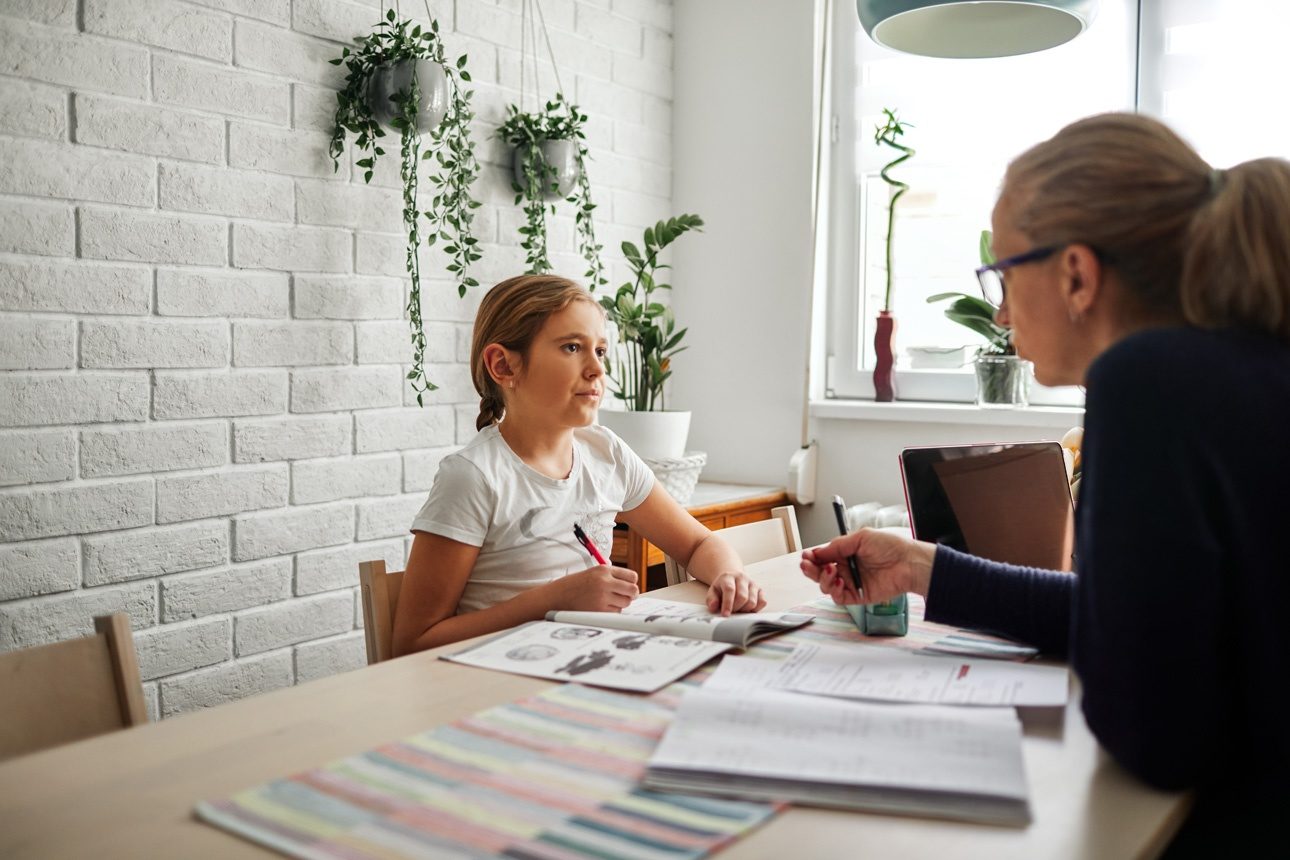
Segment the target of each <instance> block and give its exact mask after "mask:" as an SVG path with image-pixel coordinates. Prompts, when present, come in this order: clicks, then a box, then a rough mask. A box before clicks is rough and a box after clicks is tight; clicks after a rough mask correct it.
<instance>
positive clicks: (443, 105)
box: [329, 9, 480, 405]
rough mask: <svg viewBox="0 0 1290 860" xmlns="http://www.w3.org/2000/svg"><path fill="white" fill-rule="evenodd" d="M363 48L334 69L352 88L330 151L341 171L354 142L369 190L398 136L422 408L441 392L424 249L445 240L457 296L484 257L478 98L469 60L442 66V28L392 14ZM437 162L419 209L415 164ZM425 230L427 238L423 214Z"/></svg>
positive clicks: (339, 99)
mask: <svg viewBox="0 0 1290 860" xmlns="http://www.w3.org/2000/svg"><path fill="white" fill-rule="evenodd" d="M354 41H355V42H356V47H355V48H353V49H350V48H345V49H344V50H342V51H341V55H340V56H339V57H337V58H336V59H334V60H332V61H331V63H332V65H336V66H339V65H341V64H342V63H343V64H344V65H345V69H346V73H347V74H346V76H345V85H344V86H343V87H342V88H341V90H340V92H339V93H337V95H336V120H335V122H336V124H335V127H334V128H333V130H332V137H331V145H330V147H329V152H330V154H331V158H332V168H333V170H335V169H337V168H339V166H340V156H341V155H342V154H343V153H344V151H345V138H346V135H347V134H353V135H355V139H354V144H353V145H354V146H355V147H356V148H357V149H358V150H359V151H360V152H364V153H367V157H366V158H362V159H359V160H358V161H356V162H355V164H357V165H358V166H359V167H361V168H363V181H364V182H371V180H372V171H373V169H374V167H375V165H376V160H377V159H378V158H379V157H380V156H382V155H385V150H384V149H383V148H382V147H381V145H380V140H381V138H383V137H385V129H384V128H383V127H382V124H383V123H384V124H386V125H389V126H390V127H391V128H392V129H394V130H395V131H397V132H398V133H399V144H400V146H399V154H400V158H401V161H400V171H399V176H400V177H401V179H402V181H403V226H404V229H405V230H406V231H407V261H406V263H407V270H408V278H409V280H410V282H411V283H410V288H409V291H408V305H407V313H408V321H409V323H410V325H411V339H412V368H411V370H409V371H408V375H407V378H408V380H409V381H410V382H411V384H412V388H413V390H414V391H416V392H417V403H418V404H419V405H420V404H422V403H423V401H422V397H423V395H424V394H425V393H426V392H427V391H434V390H435V388H436V387H437V386H436V385H435V384H434V383H432V382H431V381H430V380H429V379H428V378H426V375H425V348H426V337H425V331H424V329H423V327H422V322H421V264H420V260H419V259H418V250H419V249H420V247H421V242H422V239H423V238H424V240H425V242H426V244H427V245H433V244H435V242H436V241H439V240H442V242H443V246H442V247H443V250H444V252H445V253H446V254H447V255H448V256H449V258H450V259H451V262H450V263H449V264H448V271H450V272H452V274H453V276H454V277H455V279H456V281H457V294H458V295H460V296H464V295H465V294H466V289H467V288H468V287H474V286H478V284H479V282H478V281H476V280H475V279H474V278H472V277H471V276H470V274H469V269H470V264H471V263H473V262H475V261H476V260H478V259H479V256H480V254H479V248H478V240H476V239H475V237H474V236H472V235H471V230H470V228H471V222H472V221H473V220H474V212H473V210H474V209H476V208H478V207H479V202H478V201H476V200H475V199H473V198H472V197H471V196H470V186H471V184H472V183H473V182H474V181H475V178H476V176H478V175H479V162H478V161H476V160H475V144H474V141H472V140H471V137H470V129H469V125H470V121H471V119H473V118H474V114H473V113H472V112H471V107H470V98H471V96H472V95H473V92H472V91H471V90H467V89H465V88H464V87H463V84H464V83H469V81H470V72H469V71H467V69H466V55H464V54H463V55H462V56H460V57H458V58H457V62H456V63H448V62H446V61H445V59H444V47H443V42H442V41H441V40H440V37H439V22H438V21H431V22H430V25H429V26H428V27H424V28H423V27H422V26H421V25H420V24H414V23H413V22H412V21H406V20H398V19H397V18H396V16H395V14H394V10H393V9H391V10H389V12H387V13H386V15H385V18H384V19H383V20H382V21H381V22H380V23H378V24H377V26H376V29H375V30H374V31H373V32H372V33H370V34H369V35H368V36H367V37H365V38H364V37H361V36H359V37H356V38H355V40H354ZM427 131H428V132H429V133H430V146H429V147H427V148H426V149H425V151H424V152H423V151H422V148H421V137H420V134H421V132H427ZM423 160H432V166H433V168H434V169H433V170H432V171H431V172H430V174H429V179H430V182H431V185H432V186H433V192H434V197H433V200H432V203H431V205H430V208H429V209H427V210H425V211H421V210H419V208H418V204H417V179H418V165H419V163H420V162H421V161H423ZM422 215H424V216H425V218H426V222H427V226H426V231H425V233H424V234H423V233H422V232H421V229H420V220H419V219H420V216H422Z"/></svg>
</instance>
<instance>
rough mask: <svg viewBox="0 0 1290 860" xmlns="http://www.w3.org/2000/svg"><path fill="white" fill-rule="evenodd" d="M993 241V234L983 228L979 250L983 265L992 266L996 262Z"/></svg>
mask: <svg viewBox="0 0 1290 860" xmlns="http://www.w3.org/2000/svg"><path fill="white" fill-rule="evenodd" d="M993 243H994V236H993V234H992V233H991V232H990V231H989V230H982V231H981V240H980V242H979V244H978V251H979V252H980V255H981V265H983V266H992V265H994V263H995V259H994V247H993Z"/></svg>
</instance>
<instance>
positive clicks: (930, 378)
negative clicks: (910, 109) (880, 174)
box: [824, 0, 1142, 411]
mask: <svg viewBox="0 0 1290 860" xmlns="http://www.w3.org/2000/svg"><path fill="white" fill-rule="evenodd" d="M1112 1H1113V0H1112ZM834 14H835V15H848V14H849V15H851V16H852V17H854V15H855V11H854V7H852V6H849V5H848V4H846V3H838V4H836V5H835V6H834ZM1130 17H1131V20H1132V21H1133V33H1132V37H1133V38H1132V44H1131V45H1130V46H1127V47H1129V48H1130V49H1131V50H1133V51H1134V52H1135V55H1136V53H1137V52H1139V51H1140V50H1141V38H1142V37H1141V12H1140V0H1134V2H1133V11H1132V12H1131V13H1130ZM837 20H838V19H835V22H834V26H833V27H832V28H831V30H832V33H833V38H832V44H831V45H830V53H831V55H832V56H833V57H834V58H835V59H834V60H833V62H832V68H831V87H832V92H833V93H834V94H835V97H834V99H833V104H832V106H831V109H832V122H831V125H830V128H831V132H830V141H829V143H830V156H831V157H830V162H831V170H830V173H831V175H830V177H829V182H830V184H831V189H832V193H831V194H830V195H829V196H830V212H829V219H828V224H829V252H828V254H827V259H828V266H829V271H828V284H829V286H828V296H827V304H828V314H827V318H826V332H825V337H826V341H825V344H826V346H825V356H826V358H825V367H824V395H825V398H826V399H831V400H848V399H860V400H873V398H874V386H873V371H872V370H871V369H869V368H866V367H865V366H864V365H865V361H863V358H864V357H865V353H866V351H867V350H868V349H871V346H870V345H869V344H866V343H862V342H861V337H862V333H863V332H864V330H865V327H864V323H863V320H862V318H861V310H862V308H861V305H862V297H861V295H860V293H861V289H862V286H861V285H862V283H863V279H862V277H861V269H860V267H861V265H862V261H863V259H864V257H863V254H862V253H861V251H860V250H859V249H860V248H861V246H862V243H863V242H864V237H865V236H866V235H867V231H866V230H865V229H864V228H865V224H864V220H863V219H864V217H865V213H866V212H867V207H866V206H865V201H864V199H863V195H864V187H863V186H864V183H863V181H862V179H861V180H857V177H856V172H857V171H856V157H855V145H854V142H855V140H856V124H857V119H858V118H857V117H856V116H855V110H854V107H853V106H854V103H855V101H854V97H853V96H854V92H855V88H856V81H855V68H856V63H855V53H854V44H855V42H854V29H853V28H852V27H850V26H837ZM848 23H849V22H848ZM1135 66H1136V67H1138V68H1139V69H1140V67H1141V63H1140V62H1138V61H1137V60H1136V59H1135ZM1135 77H1136V78H1137V80H1136V81H1135V85H1134V87H1133V90H1134V91H1133V103H1134V108H1135V109H1138V106H1139V105H1140V103H1141V98H1140V86H1141V81H1140V78H1141V75H1140V74H1139V75H1137V76H1135ZM969 289H970V288H969ZM964 291H965V292H967V291H968V290H964ZM897 326H898V327H899V320H898V321H897ZM898 330H899V328H898ZM895 386H896V398H897V400H900V401H925V402H933V403H975V401H976V375H975V371H974V370H973V368H972V366H971V365H970V364H969V365H968V366H966V367H964V368H960V369H945V370H922V369H918V370H915V369H912V368H905V367H900V366H899V365H897V368H896V371H895ZM1030 403H1031V404H1032V405H1034V406H1061V407H1072V406H1073V407H1082V406H1083V405H1084V392H1083V389H1081V388H1079V387H1076V386H1064V387H1060V388H1049V387H1047V386H1043V385H1040V384H1039V383H1038V382H1035V381H1034V380H1032V381H1031V386H1030ZM991 411H994V410H991Z"/></svg>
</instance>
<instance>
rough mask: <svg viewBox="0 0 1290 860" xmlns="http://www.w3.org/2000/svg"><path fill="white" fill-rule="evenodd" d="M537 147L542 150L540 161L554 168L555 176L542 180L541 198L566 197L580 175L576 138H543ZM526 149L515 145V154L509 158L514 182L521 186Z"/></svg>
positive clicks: (522, 185)
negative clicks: (553, 189)
mask: <svg viewBox="0 0 1290 860" xmlns="http://www.w3.org/2000/svg"><path fill="white" fill-rule="evenodd" d="M539 148H540V150H541V152H542V161H544V162H546V164H547V165H548V166H550V167H551V168H553V169H554V170H555V176H554V177H551V176H550V175H548V176H547V177H546V178H545V180H544V182H543V185H544V186H545V187H544V188H543V189H542V199H543V200H560V199H563V198H566V197H568V196H569V194H570V192H572V191H573V187H574V185H576V184H577V182H578V178H579V176H580V175H581V174H580V173H579V171H578V142H577V141H576V140H544V141H542V143H541V146H540V147H539ZM527 149H528V147H526V146H517V147H515V154H514V157H513V158H512V159H511V162H512V166H513V169H514V173H515V184H516V185H518V186H520V187H521V188H523V187H524V184H525V181H524V153H525V152H526V151H527ZM539 169H540V167H539ZM553 180H554V184H555V186H556V190H555V191H552V189H551V185H552V181H553Z"/></svg>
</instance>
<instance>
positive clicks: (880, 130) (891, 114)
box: [873, 108, 914, 312]
mask: <svg viewBox="0 0 1290 860" xmlns="http://www.w3.org/2000/svg"><path fill="white" fill-rule="evenodd" d="M882 112H883V113H884V114H885V115H886V117H887V119H886V122H884V123H883V124H882V125H880V126H875V127H874V135H873V140H874V143H877V144H881V145H886V146H890V147H891V148H892V149H897V150H900V152H901V153H903V154H902V155H900V156H899V157H898V158H896V159H895V160H893V161H889V162H887V164H886V165H884V166H883V168H882V170H881V171H879V175H880V176H881V177H882V180H883V181H884V182H886V183H887V184H888V185H890V186H892V187H893V188H896V189H898V190H897V191H896V193H895V194H893V195H891V199H890V200H889V201H888V202H887V290H886V292H885V293H884V294H883V299H882V309H883V310H884V311H887V312H890V311H891V283H892V268H891V238H892V234H894V233H895V232H896V201H897V200H899V199H900V198H901V196H902V195H903V194H904V193H905V192H906V191H908V190H909V185H908V184H907V183H904V182H901V181H900V180H898V179H892V178H891V175H890V174H889V173H888V171H890V170H891V169H892V168H893V167H895V166H896V165H898V164H902V163H904V162H906V161H908V160H909V159H910V158H913V156H914V150H913V149H911V148H910V147H908V146H905V145H904V144H902V143H897V142H896V138H897V137H899V136H900V135H902V134H904V133H905V128H906V126H909V127H912V126H911V125H910V123H902V122H900V120H898V119H897V118H896V113H895V111H893V110H891V109H890V108H883V109H882Z"/></svg>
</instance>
